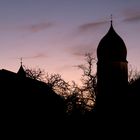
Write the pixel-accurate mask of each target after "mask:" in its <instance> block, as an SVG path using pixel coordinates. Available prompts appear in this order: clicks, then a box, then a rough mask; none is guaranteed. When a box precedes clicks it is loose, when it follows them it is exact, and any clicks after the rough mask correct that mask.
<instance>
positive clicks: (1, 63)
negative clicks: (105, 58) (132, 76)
mask: <svg viewBox="0 0 140 140" xmlns="http://www.w3.org/2000/svg"><path fill="white" fill-rule="evenodd" d="M111 14H112V19H113V27H114V29H115V31H116V32H117V33H118V34H119V35H120V36H121V38H122V39H123V40H124V42H125V44H126V47H127V60H128V64H131V65H132V66H133V67H134V68H136V69H137V70H140V1H138V0H127V1H126V0H0V69H7V70H10V71H13V72H17V71H18V69H19V67H20V58H21V57H22V59H23V65H25V66H26V67H28V68H41V69H42V70H45V71H46V72H48V73H50V74H51V73H52V74H53V73H58V74H60V75H61V76H62V78H64V79H65V80H66V81H72V80H74V81H75V82H79V80H80V77H81V74H82V73H81V71H80V70H79V69H78V68H77V67H76V66H77V65H80V64H84V63H85V54H86V53H91V52H92V53H93V56H95V57H96V49H97V46H98V43H99V41H100V40H101V38H102V37H103V36H104V35H105V34H106V33H107V31H108V30H109V28H110V20H111V19H110V17H111V16H110V15H111ZM95 69H96V64H95Z"/></svg>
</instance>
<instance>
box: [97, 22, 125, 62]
mask: <svg viewBox="0 0 140 140" xmlns="http://www.w3.org/2000/svg"><path fill="white" fill-rule="evenodd" d="M126 55H127V49H126V46H125V43H124V41H123V39H122V38H121V37H120V36H119V35H118V34H117V33H116V31H115V30H114V28H113V25H112V21H111V26H110V29H109V31H108V32H107V34H106V35H105V36H104V37H103V38H102V39H101V41H100V42H99V45H98V48H97V57H98V60H99V61H100V60H101V61H106V60H107V61H126Z"/></svg>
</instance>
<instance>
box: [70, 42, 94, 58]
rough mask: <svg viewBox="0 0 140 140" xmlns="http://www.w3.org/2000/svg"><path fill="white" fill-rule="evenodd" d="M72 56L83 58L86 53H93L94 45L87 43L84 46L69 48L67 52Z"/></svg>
mask: <svg viewBox="0 0 140 140" xmlns="http://www.w3.org/2000/svg"><path fill="white" fill-rule="evenodd" d="M68 51H69V52H70V53H71V54H72V55H73V56H75V57H83V56H85V54H86V53H93V54H94V53H95V52H96V49H95V47H94V44H92V43H89V44H85V45H83V44H82V45H77V46H74V47H71V48H69V50H68Z"/></svg>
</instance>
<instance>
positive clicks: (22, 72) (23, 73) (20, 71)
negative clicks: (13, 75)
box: [17, 64, 26, 77]
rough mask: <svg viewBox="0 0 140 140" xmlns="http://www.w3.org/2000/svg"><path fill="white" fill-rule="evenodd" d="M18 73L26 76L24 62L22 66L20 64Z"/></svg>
mask: <svg viewBox="0 0 140 140" xmlns="http://www.w3.org/2000/svg"><path fill="white" fill-rule="evenodd" d="M17 74H18V75H19V76H21V77H26V72H25V70H24V68H23V66H22V64H21V66H20V68H19V70H18V72H17Z"/></svg>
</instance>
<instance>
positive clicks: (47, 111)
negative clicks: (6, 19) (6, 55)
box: [0, 65, 65, 124]
mask: <svg viewBox="0 0 140 140" xmlns="http://www.w3.org/2000/svg"><path fill="white" fill-rule="evenodd" d="M0 87H1V88H0V90H1V91H0V93H1V94H0V96H1V97H0V99H1V105H2V106H1V108H2V110H1V117H2V118H3V119H4V120H5V122H6V123H14V124H18V123H19V124H20V123H21V124H24V123H28V124H30V123H32V124H34V123H36V124H37V123H48V122H50V121H54V122H55V121H58V120H63V119H64V118H63V117H64V112H65V109H64V100H63V99H62V98H61V96H59V95H57V94H56V93H55V92H54V91H53V90H52V89H51V88H50V87H49V86H48V85H47V84H46V83H44V82H41V81H38V80H35V79H31V78H29V77H26V73H25V71H24V68H23V66H22V65H21V66H20V69H19V71H18V72H17V73H14V72H11V71H8V70H4V69H2V70H0Z"/></svg>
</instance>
